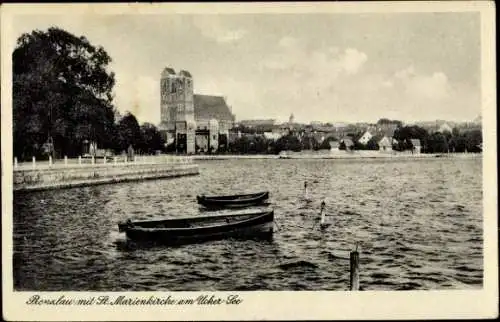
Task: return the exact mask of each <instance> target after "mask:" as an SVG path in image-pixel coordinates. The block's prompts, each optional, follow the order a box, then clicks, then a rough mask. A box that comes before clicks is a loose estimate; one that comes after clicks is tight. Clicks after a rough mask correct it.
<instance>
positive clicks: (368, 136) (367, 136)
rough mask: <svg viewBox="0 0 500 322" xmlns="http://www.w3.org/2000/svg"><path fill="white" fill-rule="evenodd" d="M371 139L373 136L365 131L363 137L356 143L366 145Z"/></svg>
mask: <svg viewBox="0 0 500 322" xmlns="http://www.w3.org/2000/svg"><path fill="white" fill-rule="evenodd" d="M372 137H373V134H371V133H370V131H366V132H365V133H363V135H362V136H361V137H360V138H359V140H358V142H359V143H361V144H363V145H366V144H367V143H368V141H370V140H371V138H372Z"/></svg>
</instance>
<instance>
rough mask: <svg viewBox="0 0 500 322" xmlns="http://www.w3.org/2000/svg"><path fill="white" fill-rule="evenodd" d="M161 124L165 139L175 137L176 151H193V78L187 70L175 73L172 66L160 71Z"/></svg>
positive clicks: (194, 128)
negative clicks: (164, 131)
mask: <svg viewBox="0 0 500 322" xmlns="http://www.w3.org/2000/svg"><path fill="white" fill-rule="evenodd" d="M160 93H161V103H160V108H161V113H160V114H161V124H162V128H163V129H164V130H166V132H167V140H168V139H170V138H175V145H176V151H177V152H180V153H187V154H192V153H195V131H196V123H195V119H194V102H193V96H194V93H193V78H192V76H191V74H190V73H189V72H188V71H184V70H182V71H180V72H179V74H176V73H175V71H174V70H173V69H172V68H169V67H167V68H165V69H164V70H163V72H162V73H161V80H160Z"/></svg>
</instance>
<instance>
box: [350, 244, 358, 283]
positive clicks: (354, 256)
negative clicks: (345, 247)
mask: <svg viewBox="0 0 500 322" xmlns="http://www.w3.org/2000/svg"><path fill="white" fill-rule="evenodd" d="M349 264H350V273H351V274H350V279H349V284H350V290H351V291H359V253H358V245H357V244H356V250H355V251H353V252H351V253H350V255H349Z"/></svg>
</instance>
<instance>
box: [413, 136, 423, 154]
mask: <svg viewBox="0 0 500 322" xmlns="http://www.w3.org/2000/svg"><path fill="white" fill-rule="evenodd" d="M410 141H411V144H412V145H413V153H416V154H420V152H421V150H422V144H421V143H420V140H419V139H411V140H410Z"/></svg>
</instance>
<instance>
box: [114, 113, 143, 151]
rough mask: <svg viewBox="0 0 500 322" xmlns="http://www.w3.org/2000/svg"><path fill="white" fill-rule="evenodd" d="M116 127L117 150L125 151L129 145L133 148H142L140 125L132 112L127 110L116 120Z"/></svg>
mask: <svg viewBox="0 0 500 322" xmlns="http://www.w3.org/2000/svg"><path fill="white" fill-rule="evenodd" d="M116 129H117V134H118V146H117V147H116V149H117V150H118V151H127V149H128V147H129V146H130V145H131V146H132V148H134V150H142V148H143V147H144V142H143V140H142V132H141V127H140V126H139V122H137V119H136V117H135V116H134V115H133V114H132V113H130V112H127V113H126V114H125V116H124V117H122V118H121V119H120V121H119V122H118V124H117V127H116Z"/></svg>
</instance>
